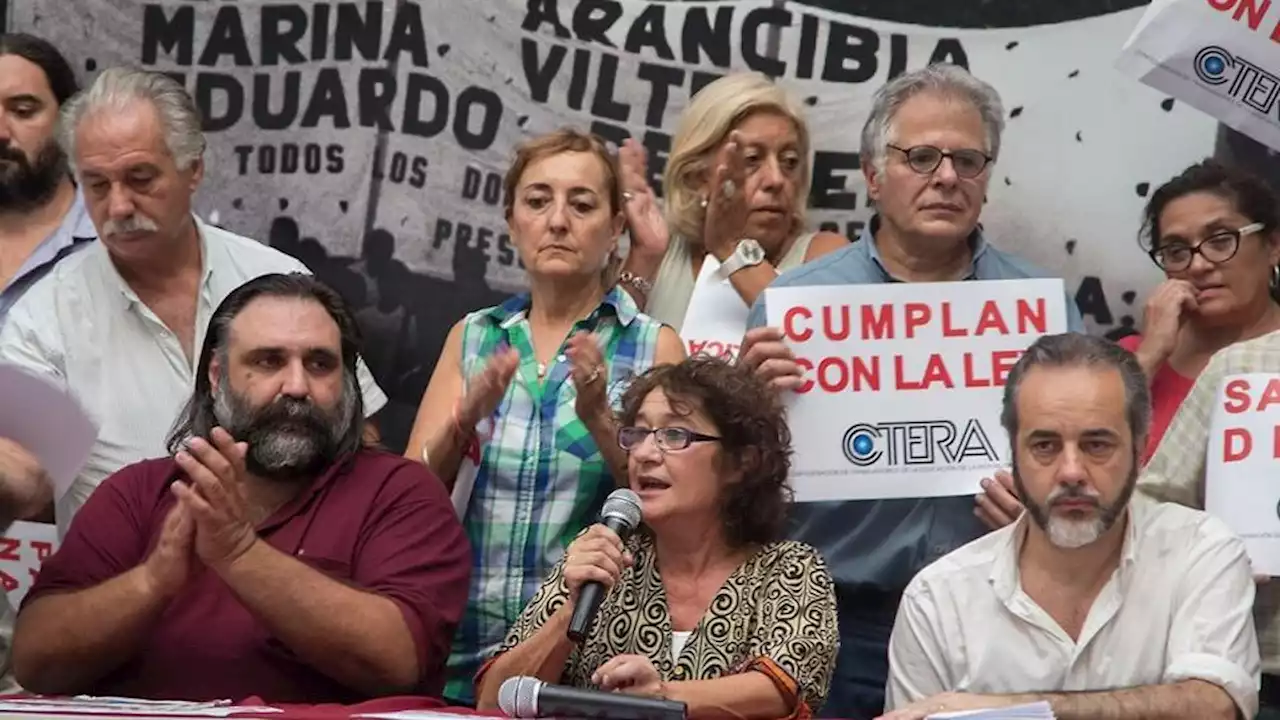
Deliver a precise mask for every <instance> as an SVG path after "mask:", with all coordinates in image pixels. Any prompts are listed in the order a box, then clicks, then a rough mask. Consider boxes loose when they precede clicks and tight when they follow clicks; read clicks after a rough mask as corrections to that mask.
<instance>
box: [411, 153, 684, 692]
mask: <svg viewBox="0 0 1280 720" xmlns="http://www.w3.org/2000/svg"><path fill="white" fill-rule="evenodd" d="M505 185H506V188H505V189H506V193H505V197H506V217H507V223H508V227H509V229H510V232H511V240H512V242H513V243H514V244H515V246H516V248H517V250H518V251H519V253H520V259H521V261H522V263H523V265H524V267H525V268H526V270H527V272H528V276H529V292H527V293H523V294H521V295H517V296H514V297H512V298H510V299H509V300H507V301H506V302H504V303H502V304H501V305H498V306H495V307H491V308H486V309H484V310H478V311H476V312H473V313H471V314H469V315H467V316H466V317H465V318H463V319H462V320H461V321H460V322H458V324H457V325H455V326H454V327H453V330H452V331H451V332H450V333H449V337H448V339H447V340H446V341H445V346H444V350H443V351H442V353H441V356H440V360H439V361H438V362H437V363H436V368H435V372H434V374H433V375H432V378H431V382H430V384H429V385H428V387H427V392H426V394H425V395H424V396H423V398H422V404H421V406H420V408H419V410H418V417H417V421H416V422H415V423H414V428H413V433H412V435H411V436H410V438H409V444H408V450H407V454H408V455H410V456H411V457H415V458H419V459H421V460H422V461H423V462H424V463H425V464H427V465H428V466H429V467H430V468H431V469H432V470H433V471H435V473H436V474H437V475H439V476H440V478H441V479H443V480H444V482H445V484H446V485H448V486H449V487H450V488H451V489H452V491H453V497H454V503H455V505H457V507H458V510H459V514H460V515H461V517H462V521H463V525H464V527H465V528H466V531H467V535H468V537H469V538H470V540H471V545H472V565H471V588H470V602H469V604H468V608H467V613H466V615H465V616H464V617H463V620H462V623H461V625H460V626H459V628H458V631H457V633H456V636H455V638H454V644H453V653H452V656H451V657H450V659H449V680H448V684H447V686H446V688H445V693H444V694H445V697H446V698H447V699H448V700H449V701H450V702H451V703H455V704H465V705H469V704H471V703H472V702H473V697H472V677H473V676H474V674H475V672H476V670H478V669H479V667H480V663H481V662H482V660H483V659H484V658H485V657H487V656H488V655H489V654H490V653H491V652H492V651H493V650H495V649H496V648H497V647H498V646H499V644H501V642H502V639H503V637H504V636H505V635H506V632H507V630H508V628H510V627H511V624H512V623H514V622H515V620H516V618H517V617H518V616H519V614H520V611H521V609H523V608H524V606H525V604H526V603H527V602H528V601H529V600H530V598H532V597H533V593H534V591H535V590H537V588H538V585H539V584H540V583H541V581H542V579H543V578H544V577H545V576H546V574H547V573H548V572H549V571H550V570H551V568H552V567H554V566H555V564H556V562H557V561H558V560H559V559H560V557H561V556H562V555H563V554H564V548H565V547H566V546H567V545H568V544H569V541H571V540H572V539H573V538H574V536H575V535H577V533H578V532H579V531H580V530H582V529H583V528H584V527H586V526H587V525H589V524H590V523H591V522H593V521H594V520H595V517H596V514H597V513H598V512H599V510H600V506H601V505H602V504H603V503H604V499H605V497H607V496H608V494H609V492H610V491H611V490H612V489H613V488H614V487H615V486H616V484H615V483H616V482H624V483H625V482H626V453H625V452H623V451H622V450H621V448H619V447H618V445H617V442H616V441H615V437H616V434H617V426H616V423H615V420H614V408H615V406H616V404H617V402H618V400H619V399H620V397H621V393H622V391H623V390H624V389H625V388H626V386H627V385H628V384H629V382H630V380H631V378H632V377H634V376H635V375H637V374H640V373H643V372H644V371H646V370H648V369H649V368H650V367H652V366H653V365H655V364H660V363H664V362H678V361H679V360H681V359H683V357H684V349H683V344H682V343H681V341H680V338H679V336H678V335H676V333H675V331H673V330H672V329H671V328H669V327H664V326H663V325H662V324H660V323H658V322H657V321H656V320H653V319H652V318H650V317H648V316H646V315H644V314H642V313H640V311H639V309H638V308H637V307H636V305H635V302H634V301H633V300H632V299H631V297H630V295H628V294H627V293H626V292H623V291H622V290H621V289H619V288H618V287H617V285H616V282H615V280H616V275H617V272H616V271H617V267H618V265H619V264H620V260H619V257H618V254H617V244H618V238H619V236H620V235H621V233H622V230H623V226H624V224H625V221H624V218H623V214H622V190H621V187H620V185H619V181H618V171H617V166H616V162H615V160H614V158H613V156H612V155H611V154H610V153H609V151H608V150H607V149H606V148H605V146H604V143H603V142H602V141H601V140H600V139H599V138H597V137H595V136H592V135H588V134H586V133H582V132H579V131H576V130H568V129H565V130H560V131H557V132H554V133H551V134H549V135H545V136H542V137H539V138H535V139H533V140H531V141H529V142H527V143H525V144H524V145H522V146H521V147H520V148H519V149H518V150H517V152H516V158H515V161H514V163H513V164H512V166H511V168H510V169H509V170H508V172H507V175H506V183H505Z"/></svg>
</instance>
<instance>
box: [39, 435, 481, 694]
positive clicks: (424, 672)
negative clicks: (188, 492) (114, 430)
mask: <svg viewBox="0 0 1280 720" xmlns="http://www.w3.org/2000/svg"><path fill="white" fill-rule="evenodd" d="M183 476H184V473H183V472H182V471H181V470H180V469H179V468H178V466H177V463H175V462H174V461H173V460H172V459H169V458H165V459H161V460H147V461H144V462H140V463H137V464H136V465H130V466H128V467H126V468H124V469H122V470H120V471H119V472H117V473H115V474H114V475H112V476H111V477H109V478H107V479H106V481H104V482H103V483H102V485H101V486H99V487H98V489H97V490H95V491H94V493H93V494H92V495H91V496H90V497H89V501H88V502H87V503H85V505H84V507H83V508H81V510H80V512H79V513H78V514H77V515H76V517H75V520H74V521H73V522H72V524H71V528H70V530H69V531H68V533H67V537H66V538H65V539H64V540H63V543H62V547H61V548H60V549H59V550H58V552H57V553H55V554H54V555H53V556H52V557H50V558H49V559H48V560H46V561H45V563H44V566H43V567H42V568H41V571H40V575H39V577H38V578H37V579H36V583H35V586H34V587H32V588H31V591H30V592H29V593H28V594H27V596H26V598H25V600H24V601H23V605H24V606H26V605H27V604H29V603H31V602H33V601H34V600H36V599H37V598H40V597H42V596H44V595H49V594H51V593H57V592H66V591H73V590H81V589H84V588H88V587H93V586H95V585H98V584H100V583H102V582H104V581H106V580H110V579H111V578H113V577H116V576H117V575H120V574H121V573H123V572H126V571H128V570H131V569H133V568H135V567H137V566H138V564H139V563H141V562H142V561H143V560H144V559H145V558H146V557H147V555H148V553H149V552H150V550H151V548H152V547H154V546H155V544H156V542H157V541H158V539H159V535H160V531H161V527H162V526H163V523H164V518H165V516H166V515H167V514H168V512H169V509H170V508H171V507H173V505H174V503H175V502H176V498H174V496H173V493H172V492H171V491H170V490H169V485H170V483H171V482H173V480H175V479H176V478H179V477H183ZM258 535H259V537H261V538H262V539H263V540H265V541H266V542H267V543H269V544H270V545H271V546H272V547H274V548H275V549H277V550H279V551H281V552H284V553H287V554H289V555H291V556H293V557H294V558H296V559H297V560H298V561H300V562H303V563H305V564H307V565H309V566H311V567H312V568H315V569H316V570H319V571H320V572H323V573H326V574H328V575H330V576H332V577H334V578H336V579H338V580H340V581H342V582H344V583H347V584H350V585H353V586H355V587H358V588H361V589H364V590H366V591H368V592H371V593H376V594H378V595H380V596H382V597H386V598H389V599H391V600H393V601H394V602H395V603H396V604H397V605H398V606H399V607H400V611H401V612H402V613H403V614H404V619H405V623H406V624H407V625H408V627H409V632H410V633H411V634H412V635H413V639H414V642H415V644H416V646H417V649H418V661H419V667H420V668H421V676H420V687H419V691H420V692H422V693H423V694H427V695H434V696H438V695H439V694H440V692H441V689H442V687H443V682H444V663H445V660H446V658H447V657H448V655H449V647H450V644H451V642H452V639H453V631H454V629H455V628H456V627H457V624H458V622H459V621H460V619H461V618H462V613H463V609H464V608H465V606H466V602H467V587H468V579H469V575H470V572H471V555H470V553H471V550H470V545H469V543H468V542H467V538H466V535H465V534H464V532H463V530H462V525H461V524H460V523H459V522H458V518H457V515H456V514H455V512H454V509H453V504H452V502H451V501H450V499H449V495H448V493H447V492H446V491H445V489H444V486H443V485H442V484H441V483H440V481H439V480H438V479H437V478H436V477H434V476H433V475H432V474H431V472H430V471H429V470H427V469H426V468H425V467H424V466H423V465H422V464H421V463H415V462H410V461H409V460H406V459H404V458H402V457H400V456H398V455H392V454H389V453H385V452H379V451H373V450H364V451H361V452H359V453H357V454H356V455H354V456H353V457H351V458H349V459H348V460H347V461H346V462H343V463H340V464H339V465H337V466H335V467H334V468H333V469H332V470H330V471H329V472H328V473H327V474H325V475H324V476H323V477H321V478H320V479H318V480H317V481H316V482H315V483H313V484H312V485H311V486H310V487H309V488H307V489H306V490H304V491H302V492H301V493H299V495H298V497H297V498H295V499H294V500H293V501H292V502H290V503H288V504H286V505H285V506H284V507H282V508H280V510H279V511H277V512H276V513H275V514H274V515H272V516H271V517H270V518H268V519H267V521H266V522H264V523H262V524H261V525H260V526H259V527H258ZM83 692H84V693H89V694H93V695H122V696H128V697H139V698H157V699H181V700H212V699H221V698H227V699H232V700H239V699H242V698H245V697H249V696H254V695H256V696H258V697H260V698H263V699H265V700H266V701H268V702H294V703H325V702H330V703H334V702H336V703H352V702H359V701H361V700H364V699H367V696H366V695H365V694H363V693H361V692H358V691H356V690H354V689H351V688H349V687H346V686H344V685H342V684H341V683H339V682H338V681H336V680H334V679H332V678H330V677H328V676H326V675H322V674H321V673H320V672H318V671H316V670H314V669H312V668H311V667H310V666H309V665H307V664H306V663H305V662H303V661H302V660H301V659H300V658H298V657H297V656H296V655H294V653H293V652H292V651H291V650H290V649H289V648H288V647H287V646H285V645H284V643H283V642H282V641H281V640H279V639H278V638H276V637H274V636H273V635H272V633H271V630H270V629H269V628H268V627H266V626H265V625H264V624H263V623H262V622H261V621H260V620H258V619H257V617H255V616H254V615H252V614H251V613H250V612H249V610H248V609H247V608H246V607H245V606H244V605H243V604H242V603H241V602H240V600H239V599H238V598H237V597H236V595H235V594H234V593H233V592H232V590H231V588H230V587H229V586H227V585H226V584H225V583H224V582H223V581H222V579H221V578H219V577H218V575H217V574H216V573H214V572H213V571H211V570H208V569H207V568H205V567H204V566H202V565H200V564H199V563H198V562H196V563H195V564H194V565H193V568H192V575H191V576H190V577H189V578H188V580H187V584H186V587H185V588H184V589H183V590H182V591H181V593H179V594H178V595H177V596H176V597H174V598H173V600H172V601H171V602H170V603H169V606H168V607H167V608H166V610H165V611H164V614H163V615H162V616H161V617H160V619H159V621H158V622H157V623H156V624H155V626H154V627H152V628H151V631H150V632H149V633H148V636H147V637H146V638H145V640H144V641H143V642H142V644H141V649H140V651H139V652H138V654H137V655H136V656H134V657H131V658H129V659H127V660H125V661H124V662H123V663H122V664H121V665H120V666H119V667H118V668H117V669H116V670H115V671H114V672H112V673H111V674H110V675H108V676H107V677H104V678H102V679H101V680H100V681H99V682H97V683H95V684H94V685H93V686H92V687H87V688H84V689H83Z"/></svg>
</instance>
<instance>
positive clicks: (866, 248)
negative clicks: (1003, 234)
mask: <svg viewBox="0 0 1280 720" xmlns="http://www.w3.org/2000/svg"><path fill="white" fill-rule="evenodd" d="M879 230H880V215H879V214H878V213H877V214H876V215H872V216H871V221H870V222H868V223H867V224H866V226H865V227H863V228H862V235H860V236H859V237H858V239H859V240H860V241H861V245H862V246H863V252H865V253H866V254H867V257H869V258H871V260H872V261H873V262H875V264H876V267H877V268H879V269H880V273H881V274H882V275H883V276H884V279H885V281H886V282H900V281H899V280H898V279H897V278H895V277H894V276H893V275H891V274H889V269H888V268H887V267H885V264H884V260H883V258H881V256H880V248H878V247H876V240H875V236H876V232H878V231H879ZM969 248H970V250H971V251H972V255H973V258H972V259H971V260H970V264H969V274H968V275H966V276H965V279H966V280H972V279H974V278H976V277H978V263H979V262H980V261H981V259H982V256H983V255H985V254H986V252H987V239H986V237H985V236H984V235H983V233H982V225H981V224H979V225H978V226H977V227H975V228H974V229H973V232H971V233H969Z"/></svg>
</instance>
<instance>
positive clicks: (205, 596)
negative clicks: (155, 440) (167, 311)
mask: <svg viewBox="0 0 1280 720" xmlns="http://www.w3.org/2000/svg"><path fill="white" fill-rule="evenodd" d="M358 341H359V340H358V331H357V329H356V323H355V320H354V319H353V318H352V316H351V314H350V312H348V311H347V309H346V308H345V307H344V306H343V303H342V300H341V299H340V298H339V296H338V295H337V294H336V293H334V292H333V291H332V290H330V289H328V288H326V287H325V286H324V285H322V284H321V283H320V282H318V281H317V280H315V279H313V278H311V277H310V276H307V275H303V274H292V275H268V276H264V277H260V278H257V279H256V280H252V281H250V282H249V283H247V284H245V285H244V286H242V287H241V288H239V289H237V290H235V291H233V292H232V293H231V294H230V295H228V296H227V299H226V300H225V301H224V302H223V303H222V304H221V305H220V306H219V307H218V309H217V310H216V311H215V312H214V314H213V318H212V322H211V323H210V326H209V330H208V334H207V335H206V337H205V340H204V346H203V349H202V351H201V353H200V359H199V365H198V369H197V381H196V389H195V392H194V394H193V395H192V396H191V399H190V401H189V403H188V405H187V408H186V410H185V411H184V412H183V415H182V416H181V418H180V421H179V422H178V423H177V425H176V427H175V429H174V430H173V432H172V433H171V435H170V438H169V448H170V451H171V453H172V454H171V456H169V457H165V458H162V459H158V460H147V461H144V462H141V463H137V464H134V465H130V466H129V467H126V468H125V469H123V470H121V471H120V472H118V473H116V474H114V475H112V476H111V477H110V478H108V479H107V480H106V482H104V483H103V484H102V486H101V487H100V488H99V489H98V490H97V491H96V492H95V493H94V495H93V497H91V498H90V499H89V502H88V504H87V505H86V506H85V507H84V509H83V511H82V512H81V513H80V514H78V515H77V516H76V519H75V522H73V523H72V525H71V531H70V533H69V534H68V535H67V537H66V539H65V541H64V542H63V545H62V548H61V549H60V550H59V551H58V552H57V553H56V554H55V555H54V556H53V557H51V558H50V559H49V560H47V561H46V562H45V565H44V569H43V570H42V572H41V573H40V576H39V578H38V579H37V581H36V584H35V586H34V587H33V588H32V589H31V591H30V593H28V595H27V597H26V600H25V602H24V603H23V607H22V610H21V612H20V613H19V615H18V627H17V632H16V635H15V637H14V669H15V672H16V673H17V676H18V679H19V682H21V683H22V684H23V686H24V687H26V688H27V689H29V690H32V691H35V692H41V693H50V694H67V695H74V694H79V693H90V694H94V695H122V696H129V697H143V698H182V699H189V700H216V699H220V698H233V699H241V698H244V697H247V696H250V695H256V696H259V697H262V698H263V699H265V700H267V701H268V702H303V703H324V702H338V703H351V702H355V701H358V700H362V699H365V698H368V697H373V696H378V695H383V694H410V693H413V694H417V693H422V694H430V695H438V694H439V692H440V690H441V687H442V684H443V678H444V662H445V658H446V656H447V655H448V653H449V646H450V643H451V640H452V636H453V629H454V627H455V626H456V625H457V623H458V621H459V619H460V618H461V616H462V611H463V607H464V605H465V604H466V600H467V586H468V585H467V579H468V575H469V573H470V568H471V556H470V555H471V551H470V547H469V544H468V542H467V539H466V535H465V534H464V533H463V530H462V525H461V524H460V523H459V522H458V519H457V516H456V515H455V514H454V511H453V504H452V501H451V500H450V499H449V496H448V494H447V493H446V491H445V489H444V485H443V484H442V483H441V482H440V481H439V480H438V479H437V478H436V477H434V476H433V475H432V474H431V472H430V471H429V470H428V469H426V467H425V466H423V465H422V464H421V463H416V462H412V461H410V460H406V459H404V458H401V457H399V456H397V455H392V454H390V453H386V452H382V451H377V450H373V449H370V448H368V447H366V446H365V445H364V444H363V442H362V426H363V423H364V421H363V407H362V402H361V397H360V390H359V387H358V384H357V380H356V373H355V366H356V352H357V346H358Z"/></svg>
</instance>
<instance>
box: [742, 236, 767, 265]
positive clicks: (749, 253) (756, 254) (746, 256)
mask: <svg viewBox="0 0 1280 720" xmlns="http://www.w3.org/2000/svg"><path fill="white" fill-rule="evenodd" d="M738 254H739V255H741V256H742V259H743V260H745V261H747V262H748V263H750V264H751V265H759V264H760V263H762V262H764V248H762V247H760V243H758V242H756V241H755V240H752V239H750V238H747V239H746V240H743V241H742V242H740V243H738Z"/></svg>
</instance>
